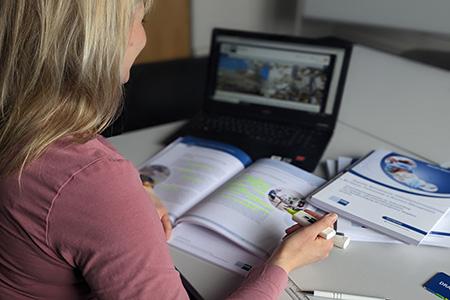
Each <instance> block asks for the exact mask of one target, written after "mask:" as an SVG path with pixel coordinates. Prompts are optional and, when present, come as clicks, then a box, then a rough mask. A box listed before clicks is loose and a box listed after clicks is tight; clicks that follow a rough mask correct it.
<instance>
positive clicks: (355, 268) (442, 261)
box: [109, 122, 450, 300]
mask: <svg viewBox="0 0 450 300" xmlns="http://www.w3.org/2000/svg"><path fill="white" fill-rule="evenodd" d="M181 124H182V122H176V123H171V124H167V125H162V126H158V127H153V128H150V129H145V130H140V131H136V132H131V133H127V134H124V135H121V136H117V137H113V138H110V139H109V140H110V142H112V144H114V145H115V146H116V148H117V149H118V150H119V151H120V152H121V153H123V155H124V156H125V157H127V158H128V159H130V160H131V161H133V163H135V164H136V165H137V166H138V165H140V164H141V163H142V162H144V161H145V160H146V159H147V158H148V157H150V156H151V155H153V154H155V153H156V152H157V151H158V150H160V149H161V148H162V147H163V146H162V144H161V143H160V142H161V141H162V140H163V139H164V137H166V136H168V135H169V134H170V133H172V132H173V131H175V130H176V129H177V128H178V127H179V126H180V125H181ZM375 148H386V149H392V150H397V151H401V152H403V153H404V152H405V151H404V150H401V149H398V148H397V147H396V146H394V145H392V144H389V143H387V142H383V141H381V140H379V139H377V138H375V137H373V136H370V135H367V134H366V133H364V132H360V131H358V130H356V129H355V128H353V127H351V126H348V125H346V124H344V123H342V122H338V124H337V127H336V130H335V133H334V136H333V139H332V140H331V142H330V144H329V146H328V148H327V150H326V152H325V154H324V157H323V158H333V159H335V158H337V157H338V156H340V155H347V156H353V157H357V156H361V155H363V154H365V153H366V152H368V151H369V150H371V149H375ZM315 173H316V174H318V175H323V171H322V169H321V167H320V166H319V167H318V168H317V169H316V171H315ZM171 253H172V256H173V259H174V262H175V264H176V266H177V267H178V269H179V270H180V271H181V272H182V273H183V274H184V275H185V276H186V277H187V278H188V280H189V281H190V282H191V283H192V284H193V285H194V286H195V287H196V288H197V289H198V291H199V292H200V293H201V294H202V295H203V296H204V297H205V299H222V298H224V297H225V295H227V294H228V293H229V292H230V291H232V290H233V289H234V288H236V287H237V286H238V285H239V283H240V281H241V280H242V278H241V277H240V276H238V275H236V274H234V273H231V272H229V271H227V270H224V269H222V268H220V267H217V266H215V265H212V264H210V263H207V262H204V261H201V260H199V259H197V258H195V257H193V256H190V255H189V254H186V253H184V252H181V251H179V250H176V249H171ZM449 258H450V250H449V249H442V248H436V247H426V246H421V247H415V246H409V245H397V244H395V245H394V244H381V243H361V242H353V243H352V244H351V245H350V247H349V248H348V249H347V250H345V251H343V250H339V249H334V250H333V251H332V253H331V255H330V256H329V257H328V258H327V259H326V260H324V261H322V262H320V263H316V264H313V265H310V266H306V267H304V268H301V269H298V270H296V271H294V272H293V273H291V275H290V276H291V278H294V280H295V281H296V282H297V283H298V285H299V286H300V287H301V288H302V289H305V290H310V289H321V290H330V291H341V292H347V293H354V294H361V295H371V296H379V297H387V298H390V299H391V300H403V299H405V300H406V299H407V300H415V299H417V300H427V299H430V300H433V299H437V298H436V297H435V296H433V295H432V294H430V293H428V292H427V291H425V290H424V289H423V288H422V284H423V283H425V282H426V281H427V280H428V279H429V278H430V277H431V276H432V275H434V274H435V273H437V272H440V271H443V272H446V273H448V274H450V259H449ZM281 299H286V300H287V299H290V297H289V296H288V295H287V294H285V293H284V294H283V295H282V297H281Z"/></svg>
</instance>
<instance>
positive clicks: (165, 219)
mask: <svg viewBox="0 0 450 300" xmlns="http://www.w3.org/2000/svg"><path fill="white" fill-rule="evenodd" d="M161 223H162V226H163V229H164V233H165V234H166V240H169V239H170V236H171V235H172V223H170V219H169V215H163V216H162V217H161Z"/></svg>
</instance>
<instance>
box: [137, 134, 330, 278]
mask: <svg viewBox="0 0 450 300" xmlns="http://www.w3.org/2000/svg"><path fill="white" fill-rule="evenodd" d="M140 172H141V173H142V174H144V175H146V176H148V177H150V178H151V179H152V180H153V182H154V190H155V193H156V194H157V195H158V196H159V197H160V198H161V200H162V201H163V202H164V204H165V205H166V206H167V208H168V211H169V212H170V218H171V220H172V222H173V224H174V230H173V235H172V238H171V239H170V241H169V243H170V244H171V245H172V246H174V247H176V248H179V249H181V250H184V251H186V252H189V253H191V254H193V255H195V256H198V257H199V258H201V259H204V260H208V261H210V262H212V263H214V264H217V265H220V266H222V267H225V268H227V269H229V270H232V271H235V272H238V273H240V274H246V273H247V272H248V271H249V270H250V269H251V268H252V266H254V265H256V264H259V263H262V262H263V261H265V260H266V259H267V258H268V257H269V256H270V254H271V253H272V251H273V250H274V248H275V247H276V246H277V245H278V243H279V242H280V240H281V238H282V237H283V235H284V230H285V229H286V228H287V227H289V226H291V225H293V224H294V222H293V221H292V220H291V216H290V215H289V214H288V213H286V212H284V211H281V210H279V209H278V208H275V206H274V205H272V203H273V202H274V201H275V200H276V201H279V199H282V200H283V201H286V203H288V202H289V201H297V200H299V199H301V198H304V197H305V196H306V195H307V194H309V193H310V192H312V191H313V190H314V189H316V188H317V187H319V186H320V185H322V184H323V183H324V180H323V179H321V178H319V177H316V176H314V175H312V174H310V173H308V172H306V171H303V170H301V169H299V168H297V167H294V166H292V165H290V164H287V163H285V162H281V161H276V160H270V159H262V160H258V161H256V162H254V163H252V162H251V160H250V158H249V157H248V155H246V154H245V153H244V152H242V151H241V150H239V149H237V148H235V147H233V146H230V145H227V144H223V143H218V142H212V141H209V140H203V139H197V138H192V137H184V138H179V139H178V140H176V141H175V142H173V143H172V144H170V145H169V146H167V147H166V148H164V149H163V150H162V151H161V152H159V153H158V154H156V155H155V156H154V157H152V158H151V159H149V160H148V161H146V162H145V163H144V164H143V165H142V166H141V168H140ZM303 203H304V202H303ZM278 204H279V203H278ZM305 208H306V203H305Z"/></svg>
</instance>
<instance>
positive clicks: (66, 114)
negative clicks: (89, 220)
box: [0, 0, 151, 176]
mask: <svg viewBox="0 0 450 300" xmlns="http://www.w3.org/2000/svg"><path fill="white" fill-rule="evenodd" d="M142 2H144V5H145V7H146V9H148V7H149V6H150V5H151V3H150V2H151V0H144V1H142V0H95V1H91V0H32V1H30V0H1V1H0V176H5V175H9V174H13V173H15V172H17V171H19V174H20V173H21V171H22V170H23V168H24V167H25V166H26V165H27V164H28V163H30V162H31V161H33V160H35V159H36V158H38V157H39V156H40V155H41V154H42V153H43V152H44V151H45V149H46V148H47V147H48V146H49V145H50V144H51V143H53V142H54V141H56V140H57V139H59V138H61V137H63V136H68V135H73V136H74V137H75V141H76V142H84V141H86V140H88V139H91V138H92V137H93V136H94V135H95V134H97V133H99V132H101V131H102V130H103V129H105V128H106V127H107V126H108V125H109V124H110V123H111V122H112V121H113V120H114V119H115V117H116V116H117V114H118V112H119V111H120V110H121V106H122V87H121V82H120V69H121V65H122V60H123V57H124V53H125V49H126V47H127V44H128V34H129V31H130V26H131V24H132V21H133V14H134V11H135V8H136V5H137V4H138V3H142Z"/></svg>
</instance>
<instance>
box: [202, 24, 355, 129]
mask: <svg viewBox="0 0 450 300" xmlns="http://www.w3.org/2000/svg"><path fill="white" fill-rule="evenodd" d="M350 52H351V44H350V43H348V42H345V41H340V40H334V39H333V40H326V39H324V40H316V39H305V38H298V37H290V36H280V35H271V34H262V33H254V32H244V31H235V30H226V29H215V30H214V31H213V37H212V43H211V52H210V61H209V70H208V82H207V87H206V93H207V94H206V101H205V108H204V109H205V110H206V111H207V112H209V113H218V114H229V115H236V116H245V117H251V118H261V119H264V120H275V121H281V122H287V123H299V124H302V125H311V126H321V127H328V128H331V129H332V128H334V124H335V122H336V119H337V114H338V110H339V105H340V102H341V97H342V93H343V88H344V83H345V77H346V73H347V69H348V63H349V58H350Z"/></svg>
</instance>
